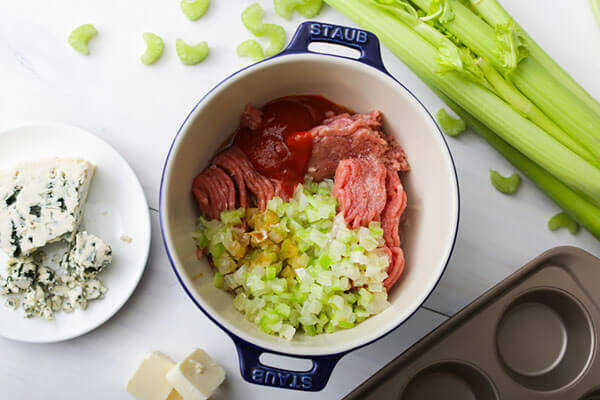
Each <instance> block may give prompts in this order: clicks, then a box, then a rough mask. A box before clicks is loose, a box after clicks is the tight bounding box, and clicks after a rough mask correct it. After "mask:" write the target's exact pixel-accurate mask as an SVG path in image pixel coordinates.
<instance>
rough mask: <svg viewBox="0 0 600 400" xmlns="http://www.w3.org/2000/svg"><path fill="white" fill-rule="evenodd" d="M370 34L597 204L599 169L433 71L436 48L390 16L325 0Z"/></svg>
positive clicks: (455, 77)
mask: <svg viewBox="0 0 600 400" xmlns="http://www.w3.org/2000/svg"><path fill="white" fill-rule="evenodd" d="M326 2H327V3H328V4H329V5H330V6H332V7H334V8H336V9H337V10H338V11H340V12H342V13H344V14H346V15H347V16H348V17H350V18H351V19H353V20H354V21H355V22H356V23H357V24H359V25H360V26H362V27H364V28H365V29H368V30H370V31H371V32H373V33H375V34H376V35H377V36H378V37H379V39H380V40H381V41H382V42H383V43H384V44H385V45H386V46H387V47H389V48H390V49H391V50H392V51H393V52H394V53H395V54H396V56H398V57H399V58H400V59H401V60H402V61H403V62H404V63H405V64H407V65H408V66H409V67H410V68H411V69H412V70H413V71H415V72H416V73H418V74H419V75H421V76H422V77H423V78H424V79H425V80H426V81H427V82H431V84H432V85H434V86H435V87H436V88H438V89H439V90H441V91H442V92H444V93H445V94H446V95H447V96H448V97H450V98H451V99H452V100H454V101H455V102H456V103H458V104H459V105H460V106H461V107H463V108H464V109H466V110H467V111H468V112H469V113H471V114H474V115H477V117H478V118H479V119H480V120H481V121H482V122H483V123H484V124H485V125H487V126H488V127H489V128H490V129H492V130H493V131H495V132H496V133H497V134H498V135H499V136H501V137H502V138H503V139H504V140H506V141H507V142H509V143H510V144H511V145H512V146H514V147H515V148H516V149H518V150H519V151H521V152H522V153H523V154H525V155H526V156H527V157H529V158H530V159H531V160H532V161H534V162H536V163H537V164H538V165H540V166H541V167H543V168H544V169H546V170H547V171H548V172H550V173H551V174H553V175H554V176H555V177H556V178H558V179H560V180H561V181H563V182H564V183H565V184H566V185H568V186H570V187H572V188H573V189H574V190H577V191H578V192H580V193H582V194H584V195H585V196H587V197H589V198H590V200H591V201H593V202H594V203H595V204H599V205H600V170H599V169H597V168H595V167H593V166H592V165H590V164H589V163H588V162H586V161H585V160H583V159H581V158H580V157H579V156H577V155H576V154H575V153H573V152H572V151H570V150H569V149H567V148H566V147H565V146H563V145H562V144H560V143H559V142H557V141H556V140H555V139H554V138H552V137H551V136H550V135H548V134H547V133H546V132H544V131H543V130H542V129H540V128H539V127H538V126H537V125H535V124H534V123H533V122H531V121H529V120H527V119H526V118H524V117H522V116H521V115H520V114H519V113H518V112H517V111H516V110H514V109H513V108H512V107H511V106H510V105H508V104H506V103H505V102H504V101H503V100H502V99H500V98H499V97H498V96H496V95H495V94H493V93H491V92H490V91H488V90H487V89H485V88H483V87H482V86H481V85H478V84H476V83H474V82H472V81H470V80H468V79H467V78H465V77H463V76H461V74H460V73H458V72H455V71H449V72H446V73H443V74H440V73H438V72H437V70H438V68H439V66H438V64H437V62H436V57H437V50H436V48H435V47H434V46H432V45H431V44H430V43H429V42H427V41H426V40H425V39H423V38H422V37H421V36H420V35H419V34H418V33H416V32H415V31H413V30H412V29H410V28H409V27H408V26H407V25H405V24H404V23H403V22H402V21H400V20H398V19H396V18H394V17H393V16H392V15H390V14H388V13H386V12H384V11H382V10H379V9H377V8H375V7H372V6H370V5H368V4H367V3H366V2H365V1H361V0H326Z"/></svg>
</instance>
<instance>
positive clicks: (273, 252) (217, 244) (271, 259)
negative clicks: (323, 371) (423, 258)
mask: <svg viewBox="0 0 600 400" xmlns="http://www.w3.org/2000/svg"><path fill="white" fill-rule="evenodd" d="M332 186H333V182H332V181H330V180H328V181H326V182H324V183H323V182H322V183H318V184H317V183H314V182H307V183H306V184H305V185H304V186H303V187H300V189H297V190H296V191H295V194H294V197H293V198H292V199H290V201H289V202H283V201H282V200H281V199H279V198H274V199H272V200H271V201H269V202H268V204H267V209H266V210H265V211H258V210H252V211H248V210H245V209H241V208H240V209H237V210H229V211H224V212H222V213H221V216H220V217H221V220H220V221H219V220H211V221H209V220H207V219H205V218H203V217H201V218H199V219H198V225H197V230H196V231H195V232H194V233H193V234H192V237H193V238H194V240H195V241H196V243H197V244H198V246H199V247H200V248H201V249H206V250H207V251H206V252H205V253H206V254H208V255H210V257H211V258H212V262H213V265H214V266H215V267H216V269H217V271H216V272H215V276H214V278H213V283H214V286H216V287H218V288H222V289H224V290H228V291H233V292H235V293H237V296H236V297H235V298H234V300H233V305H234V307H235V308H236V309H237V310H239V311H240V312H242V313H243V314H244V315H245V316H246V318H247V319H248V320H249V321H252V322H254V323H256V324H258V325H259V326H260V328H261V329H262V330H263V331H264V332H266V333H269V334H274V335H275V334H276V335H279V336H280V337H282V338H284V339H286V340H290V339H291V338H292V337H293V336H294V335H295V333H296V332H297V331H298V330H299V331H301V332H302V331H303V332H304V334H305V335H317V334H322V333H331V332H335V331H337V330H340V329H348V328H350V327H352V326H354V325H355V324H356V323H358V322H359V321H363V320H364V319H366V318H368V317H370V316H371V315H374V314H376V313H379V312H381V311H382V310H383V309H384V308H385V307H386V305H387V304H388V303H387V300H386V299H387V293H386V291H385V289H384V287H383V281H384V280H385V279H386V278H387V274H386V273H385V270H386V269H387V267H388V265H389V260H388V259H387V256H382V254H383V253H382V249H381V246H382V244H383V239H382V236H383V230H382V229H381V224H380V223H378V222H375V223H372V224H370V225H369V227H368V228H367V227H361V228H358V229H348V228H347V227H346V226H345V222H344V217H343V215H336V214H335V210H336V201H335V199H334V198H333V197H332V196H331V188H332ZM299 204H303V209H302V210H301V209H300V208H299V207H296V205H299ZM309 214H310V215H311V217H310V218H309V217H308V215H309ZM291 226H293V229H291V228H290V227H291ZM242 227H247V228H242ZM273 233H276V234H277V235H280V236H281V235H283V236H285V237H283V236H281V237H283V238H282V240H275V239H274V235H273ZM249 238H250V239H249ZM341 239H344V240H343V241H342V240H341ZM350 249H352V251H350ZM353 285H355V287H353ZM361 286H362V287H361ZM358 287H360V289H358V291H357V288H358ZM357 302H358V303H359V305H360V307H359V308H356V311H355V304H357Z"/></svg>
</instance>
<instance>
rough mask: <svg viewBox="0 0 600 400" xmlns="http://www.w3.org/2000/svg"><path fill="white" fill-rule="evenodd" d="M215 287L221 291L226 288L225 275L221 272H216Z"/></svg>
mask: <svg viewBox="0 0 600 400" xmlns="http://www.w3.org/2000/svg"><path fill="white" fill-rule="evenodd" d="M213 285H214V286H215V287H216V288H219V289H223V287H224V286H225V281H224V280H223V274H221V273H220V272H219V271H217V272H215V276H214V278H213Z"/></svg>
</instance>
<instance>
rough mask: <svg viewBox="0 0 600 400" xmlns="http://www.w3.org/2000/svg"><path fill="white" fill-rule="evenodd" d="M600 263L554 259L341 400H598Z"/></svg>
mask: <svg viewBox="0 0 600 400" xmlns="http://www.w3.org/2000/svg"><path fill="white" fill-rule="evenodd" d="M599 327H600V260H599V259H598V258H596V257H594V256H592V255H591V254H589V253H587V252H585V251H583V250H581V249H578V248H574V247H557V248H554V249H551V250H549V251H547V252H545V253H543V254H542V255H540V256H539V257H537V258H536V259H534V260H533V261H531V262H530V263H529V264H527V265H525V266H524V267H523V268H521V269H520V270H519V271H517V272H515V273H514V274H513V275H511V276H510V277H508V278H507V279H505V280H504V281H503V282H501V283H500V284H498V285H497V286H495V287H494V288H493V289H491V290H490V291H488V292H487V293H486V294H484V295H483V296H481V297H480V298H479V299H477V300H475V301H474V302H473V303H471V304H470V305H469V306H467V307H465V308H464V309H463V310H462V311H460V312H459V313H457V314H456V315H455V316H454V317H452V318H451V319H449V320H448V321H446V322H445V323H444V324H442V325H441V326H440V327H438V328H437V329H436V330H434V331H433V332H432V333H430V334H429V335H428V336H426V337H425V338H423V339H422V340H421V341H420V342H418V343H417V344H416V345H414V346H413V347H412V348H410V349H409V350H407V351H406V352H405V353H404V354H402V355H400V356H399V357H398V358H396V359H395V360H393V361H392V362H390V363H389V364H388V365H387V366H385V367H384V368H383V369H382V370H381V371H379V372H378V373H376V374H375V375H373V376H372V377H371V378H370V379H369V380H367V381H366V382H365V383H364V384H362V385H361V386H359V387H358V388H357V389H356V390H354V391H353V392H352V393H350V394H349V395H348V396H346V397H345V399H346V400H353V399H361V400H362V399H401V400H430V399H431V400H440V399H452V400H462V399H477V400H499V399H509V400H520V399H527V400H530V399H532V400H534V399H540V400H541V399H547V400H554V399H556V400H559V399H560V400H571V399H572V400H600V355H599V354H598V349H597V346H598V341H599V340H600V331H599Z"/></svg>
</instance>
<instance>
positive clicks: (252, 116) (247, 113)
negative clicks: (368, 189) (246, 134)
mask: <svg viewBox="0 0 600 400" xmlns="http://www.w3.org/2000/svg"><path fill="white" fill-rule="evenodd" d="M261 123H262V111H260V110H259V109H258V108H254V107H252V106H251V105H250V104H246V108H244V112H243V113H242V116H241V117H240V125H241V126H242V127H246V128H250V129H251V130H254V129H256V128H258V126H259V125H260V124H261Z"/></svg>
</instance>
